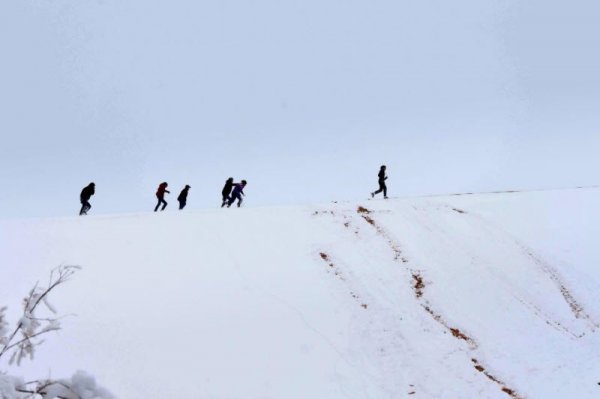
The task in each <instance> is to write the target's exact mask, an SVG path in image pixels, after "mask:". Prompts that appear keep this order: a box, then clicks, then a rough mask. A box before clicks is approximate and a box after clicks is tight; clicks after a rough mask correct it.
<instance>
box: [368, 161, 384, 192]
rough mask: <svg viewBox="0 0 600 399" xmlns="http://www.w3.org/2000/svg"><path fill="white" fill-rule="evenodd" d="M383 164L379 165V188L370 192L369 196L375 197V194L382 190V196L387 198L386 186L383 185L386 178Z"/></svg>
mask: <svg viewBox="0 0 600 399" xmlns="http://www.w3.org/2000/svg"><path fill="white" fill-rule="evenodd" d="M385 169H386V168H385V165H381V168H380V169H379V174H378V175H377V176H379V190H377V191H374V192H372V193H371V198H373V197H375V194H379V193H380V192H382V191H383V198H386V199H387V186H386V185H385V181H386V180H387V176H386V175H385Z"/></svg>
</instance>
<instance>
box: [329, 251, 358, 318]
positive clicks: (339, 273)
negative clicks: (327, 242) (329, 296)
mask: <svg viewBox="0 0 600 399" xmlns="http://www.w3.org/2000/svg"><path fill="white" fill-rule="evenodd" d="M319 256H320V257H321V259H323V261H324V262H325V263H327V266H329V267H330V268H332V269H333V274H334V275H335V276H337V277H338V278H339V279H340V280H342V281H346V278H345V277H344V275H343V274H342V272H341V271H340V269H339V268H338V267H337V266H336V265H335V263H333V261H332V260H331V257H330V256H329V255H328V254H326V253H325V252H319ZM350 296H352V298H354V300H356V301H357V302H359V303H360V307H361V308H363V309H365V310H366V309H367V308H368V307H369V305H368V304H366V303H364V302H361V301H360V296H359V295H357V294H355V293H354V292H353V291H350Z"/></svg>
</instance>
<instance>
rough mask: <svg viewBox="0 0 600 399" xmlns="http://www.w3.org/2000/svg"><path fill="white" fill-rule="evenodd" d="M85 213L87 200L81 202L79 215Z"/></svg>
mask: <svg viewBox="0 0 600 399" xmlns="http://www.w3.org/2000/svg"><path fill="white" fill-rule="evenodd" d="M82 215H85V202H82V203H81V210H80V211H79V216H82Z"/></svg>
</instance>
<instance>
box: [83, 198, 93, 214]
mask: <svg viewBox="0 0 600 399" xmlns="http://www.w3.org/2000/svg"><path fill="white" fill-rule="evenodd" d="M90 209H92V204H90V202H89V201H86V203H85V214H86V215H87V213H88V212H89V211H90Z"/></svg>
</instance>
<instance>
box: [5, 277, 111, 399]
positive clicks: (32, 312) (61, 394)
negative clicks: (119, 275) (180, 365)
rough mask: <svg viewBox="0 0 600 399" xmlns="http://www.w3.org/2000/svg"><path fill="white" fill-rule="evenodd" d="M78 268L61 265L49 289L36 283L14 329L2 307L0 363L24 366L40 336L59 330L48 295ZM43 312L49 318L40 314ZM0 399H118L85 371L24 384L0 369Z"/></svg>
mask: <svg viewBox="0 0 600 399" xmlns="http://www.w3.org/2000/svg"><path fill="white" fill-rule="evenodd" d="M79 269H80V267H79V266H60V267H58V268H56V269H54V270H53V271H52V272H51V273H50V279H49V282H48V285H47V287H41V286H39V285H38V284H36V285H35V286H34V287H33V289H32V290H31V291H30V292H29V294H28V295H27V296H26V297H25V299H24V300H23V314H22V315H21V317H20V318H19V320H18V322H17V323H16V325H15V327H14V328H12V329H11V328H10V327H9V323H8V321H7V320H6V309H7V308H6V307H5V306H4V307H0V362H1V361H4V360H5V359H6V358H8V363H9V364H13V363H16V364H17V365H21V362H22V361H23V360H24V359H27V358H29V359H30V360H33V357H34V353H35V348H36V347H37V346H39V345H40V344H41V343H42V341H41V340H40V337H41V336H43V335H46V334H48V333H50V332H52V331H57V330H60V328H61V325H60V318H58V317H56V316H55V315H56V310H55V309H54V307H53V306H52V305H51V304H50V302H49V301H48V296H49V294H50V293H51V292H52V291H53V290H54V289H55V288H56V287H58V286H59V285H61V284H63V283H65V282H67V281H68V280H69V279H70V278H71V277H72V276H73V274H74V273H75V272H76V271H77V270H79ZM42 309H45V310H46V311H47V312H49V313H50V317H48V315H44V316H40V315H38V313H39V312H40V311H41V310H42ZM0 364H1V363H0ZM0 399H115V396H114V395H112V394H111V393H110V392H109V391H107V390H106V389H104V388H102V387H100V386H98V384H97V383H96V380H95V379H94V377H92V376H90V375H88V374H86V373H85V372H83V371H77V372H76V373H75V374H74V375H73V376H72V377H71V378H68V379H60V380H44V379H37V380H32V381H28V382H25V380H24V379H22V378H19V377H14V376H10V375H8V374H7V373H4V372H2V370H0Z"/></svg>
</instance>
